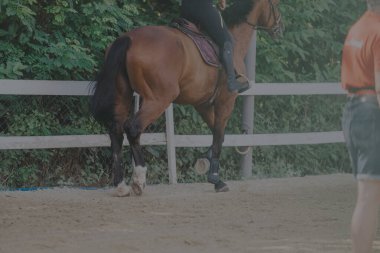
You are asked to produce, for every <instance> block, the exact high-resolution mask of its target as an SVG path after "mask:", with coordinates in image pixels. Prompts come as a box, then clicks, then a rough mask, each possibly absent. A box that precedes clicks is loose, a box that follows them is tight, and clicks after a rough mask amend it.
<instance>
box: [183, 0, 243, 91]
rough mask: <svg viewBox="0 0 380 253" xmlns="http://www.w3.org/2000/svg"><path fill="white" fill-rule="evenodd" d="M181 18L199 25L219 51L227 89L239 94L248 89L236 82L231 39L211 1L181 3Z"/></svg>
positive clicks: (193, 0)
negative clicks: (225, 74)
mask: <svg viewBox="0 0 380 253" xmlns="http://www.w3.org/2000/svg"><path fill="white" fill-rule="evenodd" d="M181 16H182V17H184V18H186V19H188V20H189V21H191V22H194V23H199V24H200V25H201V27H202V29H203V30H205V31H206V32H207V34H208V35H209V36H210V37H211V39H212V40H213V41H214V42H215V43H216V44H217V45H218V46H219V48H220V49H221V57H220V59H221V62H222V64H223V66H224V68H225V70H226V73H227V84H228V89H229V90H230V91H231V92H239V93H241V92H243V91H246V90H247V89H249V83H248V82H246V83H241V82H238V81H237V80H236V74H235V68H234V60H233V58H234V57H233V53H234V45H233V38H232V36H231V34H230V32H229V31H228V28H227V26H226V24H225V23H224V21H223V18H222V16H221V14H220V12H219V11H218V10H217V9H216V8H215V7H213V5H212V1H205V0H185V1H183V2H182V7H181Z"/></svg>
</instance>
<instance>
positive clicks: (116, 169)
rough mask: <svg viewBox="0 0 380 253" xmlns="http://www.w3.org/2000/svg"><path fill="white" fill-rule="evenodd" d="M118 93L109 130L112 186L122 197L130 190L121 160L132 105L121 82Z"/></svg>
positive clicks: (126, 89)
mask: <svg viewBox="0 0 380 253" xmlns="http://www.w3.org/2000/svg"><path fill="white" fill-rule="evenodd" d="M118 88H119V89H118V91H119V93H117V94H116V98H115V107H114V112H113V114H114V115H113V122H112V125H111V128H110V133H109V135H110V139H111V149H112V162H113V163H112V170H113V185H114V187H116V191H115V196H118V197H124V196H129V195H130V189H129V187H128V186H127V185H126V183H125V179H124V177H125V168H124V164H123V159H122V149H123V140H124V136H123V134H124V124H125V122H126V121H127V118H128V114H129V110H130V107H131V104H132V98H133V92H132V90H131V89H130V88H129V86H128V85H126V83H125V81H121V82H120V85H119V86H118Z"/></svg>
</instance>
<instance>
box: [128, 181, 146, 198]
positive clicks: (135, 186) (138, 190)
mask: <svg viewBox="0 0 380 253" xmlns="http://www.w3.org/2000/svg"><path fill="white" fill-rule="evenodd" d="M131 187H132V190H133V192H134V193H135V194H136V195H137V196H141V195H142V192H143V189H144V186H140V185H139V184H137V183H132V185H131Z"/></svg>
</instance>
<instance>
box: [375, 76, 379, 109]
mask: <svg viewBox="0 0 380 253" xmlns="http://www.w3.org/2000/svg"><path fill="white" fill-rule="evenodd" d="M375 89H376V95H377V101H378V102H379V106H380V71H376V72H375Z"/></svg>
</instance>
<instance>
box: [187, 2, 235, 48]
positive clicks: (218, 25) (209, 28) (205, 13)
mask: <svg viewBox="0 0 380 253" xmlns="http://www.w3.org/2000/svg"><path fill="white" fill-rule="evenodd" d="M212 2H213V1H212V0H182V5H181V16H182V17H183V18H185V19H187V20H189V21H191V22H193V23H195V24H197V25H200V26H201V28H202V29H203V30H205V32H206V33H207V34H208V35H209V36H210V37H211V39H213V40H214V41H215V43H216V44H217V45H218V46H219V47H220V48H221V49H222V48H223V46H224V43H225V42H227V41H229V42H232V36H231V34H230V33H229V31H228V28H227V26H226V24H225V23H224V21H223V19H222V16H221V15H220V12H219V11H218V10H217V9H216V7H214V6H213V3H212Z"/></svg>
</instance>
